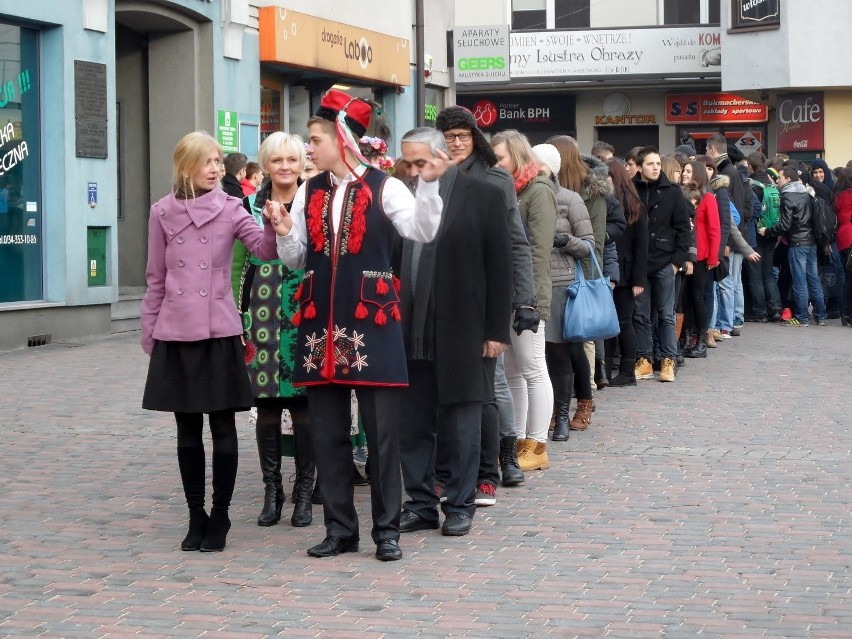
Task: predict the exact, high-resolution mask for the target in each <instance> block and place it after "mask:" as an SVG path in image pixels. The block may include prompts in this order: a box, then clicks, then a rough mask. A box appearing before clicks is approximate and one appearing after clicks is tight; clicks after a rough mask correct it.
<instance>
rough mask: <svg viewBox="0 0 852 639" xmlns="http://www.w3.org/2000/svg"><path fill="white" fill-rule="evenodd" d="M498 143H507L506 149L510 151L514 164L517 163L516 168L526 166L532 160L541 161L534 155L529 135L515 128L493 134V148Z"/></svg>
mask: <svg viewBox="0 0 852 639" xmlns="http://www.w3.org/2000/svg"><path fill="white" fill-rule="evenodd" d="M498 144H505V145H506V151H508V153H509V158H510V159H511V160H512V164H514V165H515V170H516V171H517V170H518V169H520V168H522V167H525V166H526V165H527V164H529V163H530V162H535V163H536V164H539V162H538V161H537V160H536V159H535V156H534V155H533V150H532V147H531V146H530V142H529V140H527V136H525V135H524V134H523V133H521V132H520V131H516V130H515V129H506V130H505V131H500V132H499V133H495V134H494V135H492V136H491V148H492V149H493V148H494V147H496V146H497V145H498Z"/></svg>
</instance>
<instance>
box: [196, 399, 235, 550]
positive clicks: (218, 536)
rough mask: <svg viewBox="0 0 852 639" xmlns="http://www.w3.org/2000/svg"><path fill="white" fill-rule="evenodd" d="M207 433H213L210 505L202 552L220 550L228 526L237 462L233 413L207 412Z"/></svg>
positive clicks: (223, 546)
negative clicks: (211, 496) (208, 413)
mask: <svg viewBox="0 0 852 639" xmlns="http://www.w3.org/2000/svg"><path fill="white" fill-rule="evenodd" d="M210 432H211V433H212V435H213V508H212V509H211V510H210V522H209V523H208V524H207V534H205V535H204V540H203V541H202V542H201V552H218V551H220V550H223V549H224V548H225V540H226V538H227V536H228V531H229V530H230V529H231V520H230V519H229V518H228V508H229V507H230V506H231V497H233V495H234V483H235V482H236V479H237V463H238V461H239V454H238V449H237V429H236V426H235V422H234V412H233V411H221V412H218V413H210Z"/></svg>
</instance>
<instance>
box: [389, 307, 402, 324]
mask: <svg viewBox="0 0 852 639" xmlns="http://www.w3.org/2000/svg"><path fill="white" fill-rule="evenodd" d="M391 317H393V318H394V319H395V320H396V321H397V322H398V321H399V320H401V319H402V313H400V312H399V306H398V305H397V304H394V305H393V306H392V307H391Z"/></svg>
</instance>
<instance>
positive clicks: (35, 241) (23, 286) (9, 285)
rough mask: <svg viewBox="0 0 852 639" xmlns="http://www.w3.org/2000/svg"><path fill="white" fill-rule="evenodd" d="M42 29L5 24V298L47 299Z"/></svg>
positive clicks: (0, 29)
mask: <svg viewBox="0 0 852 639" xmlns="http://www.w3.org/2000/svg"><path fill="white" fill-rule="evenodd" d="M38 71H39V59H38V32H37V31H35V30H32V29H25V28H22V27H17V26H14V25H10V24H3V23H0V274H2V277H0V303H3V302H22V301H29V300H38V299H41V298H42V279H43V277H42V274H43V260H42V258H43V237H42V212H41V171H40V165H41V158H40V149H41V140H40V130H39V124H40V122H39V120H40V118H39V109H40V106H39V72H38Z"/></svg>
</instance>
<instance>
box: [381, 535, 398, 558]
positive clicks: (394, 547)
mask: <svg viewBox="0 0 852 639" xmlns="http://www.w3.org/2000/svg"><path fill="white" fill-rule="evenodd" d="M376 559H378V560H379V561H397V560H398V559H402V549H401V548H400V547H399V544H398V543H397V541H396V540H395V539H381V540H379V543H377V544H376Z"/></svg>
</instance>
